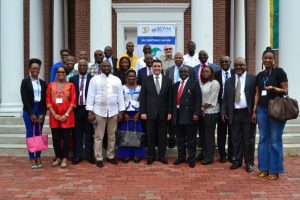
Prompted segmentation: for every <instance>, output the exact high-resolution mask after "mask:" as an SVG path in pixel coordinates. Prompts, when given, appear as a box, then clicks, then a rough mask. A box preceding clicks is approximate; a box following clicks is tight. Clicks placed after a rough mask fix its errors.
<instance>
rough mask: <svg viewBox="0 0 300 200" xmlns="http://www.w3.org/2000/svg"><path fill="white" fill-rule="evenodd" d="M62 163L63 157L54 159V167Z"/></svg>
mask: <svg viewBox="0 0 300 200" xmlns="http://www.w3.org/2000/svg"><path fill="white" fill-rule="evenodd" d="M60 163H61V159H60V158H56V159H55V160H54V162H53V163H52V167H56V166H58V165H60Z"/></svg>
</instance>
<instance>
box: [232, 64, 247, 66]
mask: <svg viewBox="0 0 300 200" xmlns="http://www.w3.org/2000/svg"><path fill="white" fill-rule="evenodd" d="M244 65H245V64H236V65H234V66H235V67H238V66H240V67H243V66H244Z"/></svg>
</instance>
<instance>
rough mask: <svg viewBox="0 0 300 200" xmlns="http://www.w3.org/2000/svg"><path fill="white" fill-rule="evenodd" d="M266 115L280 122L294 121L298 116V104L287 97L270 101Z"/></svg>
mask: <svg viewBox="0 0 300 200" xmlns="http://www.w3.org/2000/svg"><path fill="white" fill-rule="evenodd" d="M268 115H269V116H270V117H272V118H274V119H276V120H280V121H285V120H289V119H296V118H297V117H298V115H299V106H298V102H297V100H296V99H292V98H290V97H289V96H283V97H276V98H275V99H271V100H269V103H268Z"/></svg>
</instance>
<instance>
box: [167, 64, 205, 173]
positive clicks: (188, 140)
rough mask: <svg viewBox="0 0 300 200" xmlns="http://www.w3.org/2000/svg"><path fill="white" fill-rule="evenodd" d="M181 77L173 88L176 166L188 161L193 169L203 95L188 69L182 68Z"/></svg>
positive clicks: (180, 70)
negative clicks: (176, 150) (176, 149)
mask: <svg viewBox="0 0 300 200" xmlns="http://www.w3.org/2000/svg"><path fill="white" fill-rule="evenodd" d="M179 75H180V78H181V81H178V82H177V83H175V84H174V85H173V87H172V91H173V92H172V94H173V98H172V116H173V118H172V124H173V126H174V131H175V134H176V139H177V148H178V158H177V160H176V161H175V162H174V165H179V164H181V163H184V162H186V161H187V163H188V165H189V167H191V168H193V167H195V163H196V144H197V138H196V131H197V122H198V119H199V115H200V110H201V105H202V95H201V89H200V85H199V83H198V82H197V81H194V80H192V79H191V78H190V76H189V72H188V68H187V67H185V66H184V67H181V68H180V69H179ZM186 152H188V156H186Z"/></svg>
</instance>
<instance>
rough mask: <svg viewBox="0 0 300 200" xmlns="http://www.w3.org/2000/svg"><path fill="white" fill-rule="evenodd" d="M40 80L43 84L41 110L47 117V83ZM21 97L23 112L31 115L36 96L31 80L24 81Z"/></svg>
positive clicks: (28, 78)
mask: <svg viewBox="0 0 300 200" xmlns="http://www.w3.org/2000/svg"><path fill="white" fill-rule="evenodd" d="M39 80H40V84H41V101H40V110H41V112H42V114H43V115H46V111H47V107H46V89H47V84H46V82H45V81H43V80H41V79H39ZM21 97H22V102H23V110H24V111H26V112H28V113H29V114H30V115H31V114H32V113H33V111H32V108H33V103H34V94H33V87H32V82H31V78H30V77H27V78H25V79H23V80H22V83H21Z"/></svg>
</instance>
